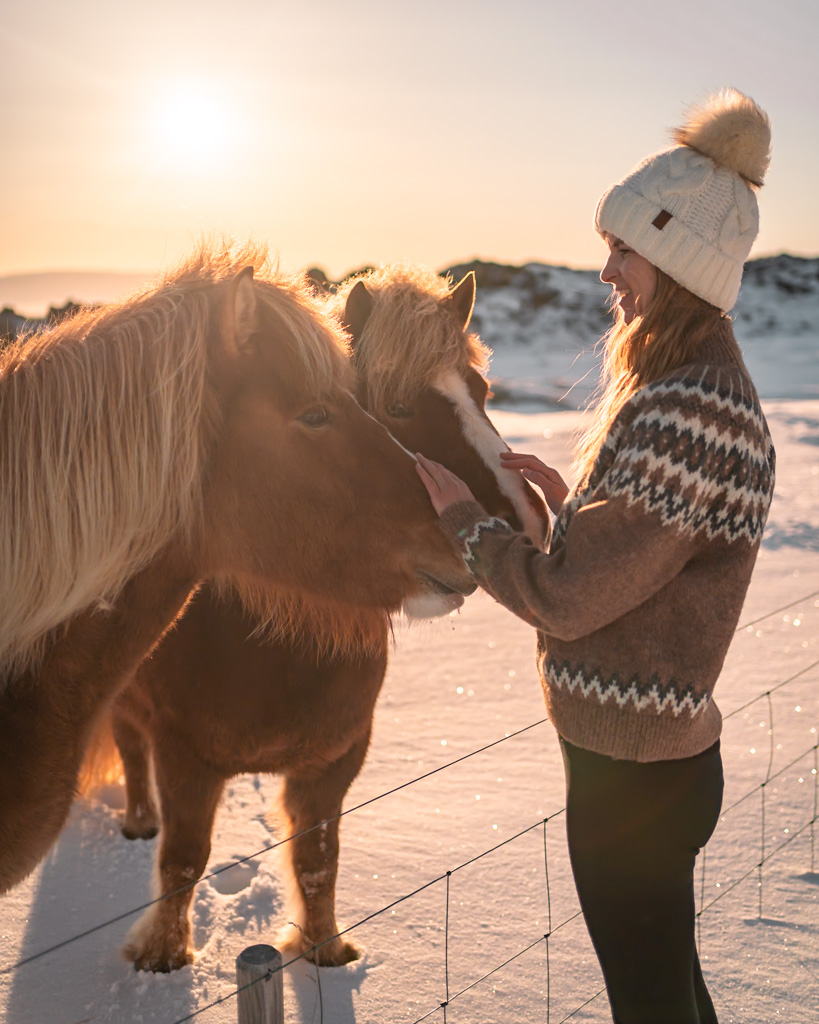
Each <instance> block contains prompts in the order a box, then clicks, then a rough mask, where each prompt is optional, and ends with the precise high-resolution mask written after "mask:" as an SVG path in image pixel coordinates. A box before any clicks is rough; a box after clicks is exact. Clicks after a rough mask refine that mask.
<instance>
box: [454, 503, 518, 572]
mask: <svg viewBox="0 0 819 1024" xmlns="http://www.w3.org/2000/svg"><path fill="white" fill-rule="evenodd" d="M485 530H496V531H498V532H500V533H504V532H506V533H511V532H512V530H511V527H510V526H509V524H508V523H507V522H506V520H504V519H499V518H498V517H497V516H491V517H490V518H489V519H479V520H478V522H477V523H475V525H474V526H473V527H472V529H471V530H469V531H467V530H462V531H461V534H459V540H460V541H461V543H462V544H463V552H462V556H463V560H464V562H465V563H466V567H467V569H469V570H470V571H471V570H472V567H473V564H474V563H473V553H472V552H473V549H474V547H475V545H476V544H477V543H478V541H479V540H480V539H481V534H482V533H483V532H484V531H485Z"/></svg>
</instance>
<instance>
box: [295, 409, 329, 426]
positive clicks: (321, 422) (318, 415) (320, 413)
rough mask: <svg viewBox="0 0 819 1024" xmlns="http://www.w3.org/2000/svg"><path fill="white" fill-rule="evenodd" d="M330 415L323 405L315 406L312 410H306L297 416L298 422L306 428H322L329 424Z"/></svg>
mask: <svg viewBox="0 0 819 1024" xmlns="http://www.w3.org/2000/svg"><path fill="white" fill-rule="evenodd" d="M330 419H331V416H330V413H329V412H328V411H327V410H326V409H325V408H324V406H323V405H317V406H315V408H313V409H308V410H307V412H304V413H302V414H301V416H299V420H300V421H301V422H302V423H303V424H304V425H305V426H307V427H323V426H326V424H328V423H329V422H330Z"/></svg>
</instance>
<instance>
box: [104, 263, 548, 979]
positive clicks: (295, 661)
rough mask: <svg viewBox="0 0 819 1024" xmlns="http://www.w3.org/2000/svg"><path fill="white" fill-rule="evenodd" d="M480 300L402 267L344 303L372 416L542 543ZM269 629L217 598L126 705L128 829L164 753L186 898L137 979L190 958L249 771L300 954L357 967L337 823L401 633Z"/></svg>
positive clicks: (174, 867) (149, 806)
mask: <svg viewBox="0 0 819 1024" xmlns="http://www.w3.org/2000/svg"><path fill="white" fill-rule="evenodd" d="M473 299H474V276H472V275H469V276H468V277H467V278H465V279H464V281H463V282H462V283H461V284H460V285H459V286H458V287H456V288H455V289H454V290H452V291H450V289H449V286H448V285H447V284H446V283H445V282H444V281H442V280H441V279H440V278H439V277H438V276H437V275H435V274H433V273H432V272H430V271H425V270H422V269H419V268H408V267H403V268H385V269H383V270H381V271H379V272H377V273H375V274H371V275H369V276H368V277H367V278H366V279H364V280H359V281H358V282H356V283H355V285H354V286H348V287H347V288H346V289H345V290H344V291H343V293H342V294H341V295H340V296H339V297H338V298H337V299H336V302H337V303H338V308H339V309H343V310H344V319H345V321H346V323H347V325H348V326H349V329H350V332H351V334H352V337H353V344H354V357H353V358H354V362H355V364H356V365H357V369H358V373H359V386H358V394H359V398H360V400H361V401H362V404H364V405H365V407H367V408H368V409H369V410H370V411H371V412H372V413H373V415H375V416H377V417H378V418H379V419H380V420H381V421H382V422H384V423H386V424H387V425H388V426H389V428H390V430H391V431H392V432H393V434H394V435H395V436H396V437H397V438H398V439H399V440H400V441H401V442H402V443H403V444H404V445H405V446H406V447H407V448H409V449H411V450H413V451H415V450H423V451H424V452H425V453H427V454H429V455H430V456H431V457H433V458H435V459H440V460H441V461H443V462H445V463H447V464H448V465H449V466H451V467H452V468H453V469H454V470H455V471H456V472H458V474H459V475H461V476H462V477H464V478H465V479H466V480H467V481H468V482H469V483H470V485H471V487H472V488H473V491H474V493H475V494H476V496H477V497H478V498H479V500H481V501H482V502H483V503H484V505H485V507H486V508H487V509H488V510H489V511H490V512H492V513H493V514H496V515H501V516H504V517H505V518H506V519H508V520H509V521H510V522H511V523H513V524H514V525H515V526H516V527H518V528H521V529H526V530H527V531H528V532H529V533H530V536H532V538H533V540H534V541H535V542H536V543H537V544H539V545H542V544H544V543H545V540H546V532H547V530H548V517H547V516H546V515H545V512H544V508H543V505H542V503H541V502H540V500H539V499H538V498H537V497H536V496H535V493H534V491H533V490H532V489H531V488H530V487H529V485H528V484H526V483H525V482H524V481H523V480H522V479H521V478H520V477H519V476H518V474H513V473H509V472H508V471H504V470H503V469H501V468H500V465H499V463H500V460H499V459H498V453H499V452H500V451H502V450H504V449H505V447H506V446H505V444H504V442H503V441H502V440H501V438H500V437H499V436H498V434H497V432H496V431H495V429H494V428H493V427H492V425H491V423H490V422H489V419H488V418H487V416H486V413H485V411H484V404H485V401H486V397H487V390H488V387H487V383H486V380H485V379H484V377H483V375H482V374H481V372H480V370H481V367H482V366H483V365H484V364H485V361H486V355H487V353H486V350H485V349H484V347H483V345H482V344H481V342H480V340H479V339H478V338H477V337H476V336H474V335H469V334H467V333H466V326H467V323H468V321H469V317H470V314H471V310H472V304H473ZM384 525H386V524H384ZM353 612H354V609H353V608H349V609H347V613H348V614H353ZM294 626H295V627H296V628H297V627H298V623H294ZM257 634H258V621H257V620H255V619H254V618H253V617H252V616H249V615H247V614H246V613H245V612H244V610H243V608H242V605H241V602H240V601H239V600H237V599H235V598H234V599H231V600H222V601H220V600H219V599H218V597H217V595H216V594H215V593H214V591H213V589H212V588H209V587H205V588H203V590H202V591H200V592H199V594H198V595H197V596H196V598H195V599H194V600H193V601H192V602H191V605H190V606H189V608H188V610H187V612H186V614H185V616H184V618H182V619H181V620H180V621H179V622H178V623H177V625H176V628H175V629H174V630H173V631H172V632H170V633H168V635H167V636H166V637H165V639H164V640H163V642H162V644H161V645H160V646H159V648H158V649H157V650H156V651H155V652H154V653H153V655H152V656H151V657H150V658H149V659H148V660H146V661H145V662H144V663H143V664H142V665H141V666H140V668H139V670H138V672H137V674H136V678H135V682H134V684H133V685H132V686H130V687H129V688H128V689H127V690H125V691H124V692H123V693H122V694H121V696H120V697H119V699H118V700H117V703H116V705H115V708H114V733H115V737H116V741H117V744H118V747H119V750H120V752H121V755H122V760H123V763H124V766H125V775H126V789H127V809H126V814H125V819H124V825H123V833H124V834H125V835H126V836H127V837H129V838H137V837H143V838H149V837H151V836H153V835H155V834H156V831H157V828H158V825H159V820H160V819H159V816H158V815H157V811H156V809H155V806H154V802H153V799H152V795H151V787H150V783H149V759H150V758H151V756H152V758H153V765H154V770H155V779H156V784H157V787H158V790H159V797H160V808H161V823H162V831H161V846H160V850H159V855H158V872H157V877H158V886H159V891H158V892H157V895H160V894H164V893H171V892H174V895H172V896H170V897H169V898H167V899H165V900H163V901H161V902H158V903H155V904H154V905H153V906H152V907H151V908H150V909H149V910H148V911H147V913H146V914H145V915H144V916H143V917H142V918H141V919H140V920H139V921H138V922H137V923H136V924H135V926H134V927H133V928H132V930H131V932H130V933H129V936H128V939H127V941H126V946H125V950H124V952H125V956H126V957H127V958H128V959H130V960H132V961H133V962H134V963H135V965H136V966H137V967H138V968H144V969H149V970H154V971H167V970H172V969H174V968H177V967H180V966H182V965H183V964H185V963H188V962H190V961H191V958H192V952H191V950H190V947H189V938H190V926H189V920H188V916H189V908H190V902H191V898H192V888H190V884H191V883H193V882H194V881H196V880H197V879H198V878H199V877H200V876H201V874H202V872H203V871H204V869H205V866H206V863H207V860H208V856H209V852H210V838H211V830H212V827H213V821H214V816H215V813H216V809H217V805H218V802H219V799H220V796H221V793H222V789H223V786H224V784H225V782H226V780H227V779H228V778H230V776H232V775H235V774H238V773H239V772H277V773H281V774H282V775H283V776H284V786H283V795H282V810H283V816H284V824H285V829H286V834H287V835H290V836H294V837H295V838H293V839H292V841H291V842H290V843H288V844H287V845H286V847H285V848H284V850H285V852H286V856H287V860H288V862H289V869H290V870H289V872H288V874H289V875H290V876H291V882H292V886H291V899H290V911H291V914H292V915H294V919H295V921H296V929H294V930H293V931H292V932H291V933H290V934H289V935H288V936H287V941H286V943H285V944H289V945H290V946H291V948H292V947H295V949H297V950H298V951H307V952H309V951H311V949H312V947H313V945H314V944H315V943H322V942H324V943H325V944H323V945H321V946H320V947H319V948H318V949H317V950H315V951H314V952H313V953H312V954H311V955H313V956H314V957H315V958H316V959H318V960H319V962H320V963H322V964H343V963H346V962H347V961H348V960H350V959H353V958H354V957H356V956H357V951H356V949H355V947H354V946H353V945H352V944H350V943H349V942H346V941H343V940H342V939H334V940H332V941H329V942H325V940H327V939H329V938H330V937H332V936H334V935H336V933H337V932H338V927H337V925H336V919H335V882H336V872H337V866H338V851H339V845H338V844H339V838H338V830H339V823H338V815H339V813H340V811H341V805H342V801H343V799H344V796H345V794H346V792H347V789H348V787H349V786H350V784H351V782H352V781H353V779H354V778H355V777H356V775H357V774H358V771H359V769H360V768H361V765H362V763H363V761H364V757H365V755H366V752H367V747H368V744H369V739H370V729H371V724H372V715H373V710H374V706H375V702H376V698H377V697H378V693H379V691H380V689H381V685H382V683H383V680H384V674H385V671H386V665H387V645H388V630H387V628H386V627H385V626H384V625H383V623H382V624H381V627H380V631H379V632H378V634H377V636H375V637H374V639H375V640H376V641H377V642H375V643H370V644H369V645H368V646H364V645H362V646H361V647H360V649H359V650H356V651H351V652H350V651H348V652H338V651H333V650H332V649H328V647H327V645H326V644H325V643H322V642H321V641H320V640H319V641H317V640H316V639H315V638H311V637H310V635H309V634H308V633H306V632H305V631H304V630H302V632H301V639H296V638H295V634H294V636H293V638H291V639H289V640H288V639H286V638H285V639H279V640H278V641H276V640H275V639H274V640H273V641H269V642H267V643H264V642H262V641H261V640H258V639H255V636H256V635H257ZM373 636H374V635H373V634H371V635H370V639H371V640H372V639H373ZM322 822H325V823H326V824H321V825H320V827H318V828H314V830H313V831H309V832H307V833H306V834H304V835H301V834H300V833H302V832H303V831H304V830H306V829H310V828H312V827H313V826H317V825H319V824H320V823H322ZM186 886H188V887H187V888H185V887H186ZM180 887H181V891H178V890H180Z"/></svg>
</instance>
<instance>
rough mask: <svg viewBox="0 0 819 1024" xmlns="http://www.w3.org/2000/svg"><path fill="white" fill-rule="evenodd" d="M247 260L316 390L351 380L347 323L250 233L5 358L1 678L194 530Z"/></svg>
mask: <svg viewBox="0 0 819 1024" xmlns="http://www.w3.org/2000/svg"><path fill="white" fill-rule="evenodd" d="M248 265H252V266H253V267H254V273H255V282H256V284H255V290H256V296H257V301H258V303H259V306H260V307H261V310H262V315H263V316H264V315H265V314H267V315H268V316H271V317H273V318H274V320H275V322H277V323H278V324H279V325H280V326H281V327H282V328H283V330H282V331H281V333H282V339H281V340H282V343H285V344H291V345H292V346H293V347H294V351H295V354H296V355H297V356H298V357H299V360H300V363H301V365H302V366H303V369H304V375H305V378H306V381H307V386H309V387H310V388H312V389H314V390H315V391H316V392H317V393H322V392H324V391H326V390H327V389H328V388H329V387H331V386H333V385H335V386H338V385H339V384H340V383H343V386H347V383H346V382H347V381H348V374H349V370H348V367H347V360H346V359H345V357H344V353H343V351H342V349H343V347H344V342H343V340H342V335H341V332H340V331H339V330H338V328H337V326H336V325H335V324H334V322H333V321H332V320H331V318H330V317H329V316H328V315H327V314H326V312H324V311H323V310H322V309H321V305H320V304H319V303H318V301H317V300H315V299H314V298H313V297H312V296H311V294H310V291H309V288H308V287H307V286H306V284H305V283H304V282H303V281H301V280H296V279H291V278H285V277H284V276H283V275H280V274H279V273H278V271H277V270H276V269H275V268H272V267H271V266H270V262H269V259H268V256H267V253H266V251H265V250H264V249H263V248H262V247H260V246H257V245H253V244H247V245H244V246H229V245H221V246H212V245H208V244H207V243H204V242H203V243H202V244H201V245H200V246H199V248H198V249H197V250H196V251H195V252H194V254H193V255H192V256H191V257H190V259H188V260H187V261H185V262H184V263H183V264H182V265H181V266H180V267H179V268H177V270H175V271H173V272H171V273H169V274H168V275H166V276H165V277H164V279H162V280H161V281H160V282H159V283H158V284H157V285H155V286H153V287H149V288H147V289H146V290H145V291H143V292H141V293H139V294H136V295H135V296H133V297H132V298H130V299H127V300H125V301H123V302H121V303H118V304H115V305H112V306H108V307H105V308H103V309H101V310H100V309H96V310H94V309H92V310H84V311H82V312H80V313H79V314H78V315H76V316H75V317H73V318H71V319H70V320H67V321H64V322H62V323H60V324H59V325H57V326H56V327H54V328H53V329H51V330H50V331H47V332H45V333H42V334H37V335H29V336H28V337H24V338H21V339H20V341H19V342H18V343H17V344H15V345H13V346H12V347H11V348H9V349H7V350H6V351H5V352H4V353H3V354H2V356H0V437H2V438H3V444H2V447H1V448H0V522H2V523H3V529H2V531H0V579H2V589H0V680H3V679H5V680H6V681H7V682H8V681H9V680H10V679H11V678H13V677H14V676H15V675H16V674H18V673H20V672H22V671H24V670H25V669H29V668H32V667H34V666H35V665H36V664H37V662H38V661H39V660H40V659H41V657H42V655H43V653H44V650H45V647H46V645H47V642H48V638H49V636H50V635H51V634H52V633H53V631H54V630H55V629H56V628H57V627H59V626H60V625H61V624H63V623H66V622H67V621H68V620H69V619H70V618H71V617H73V616H74V615H76V614H78V613H79V612H81V611H83V610H85V609H89V608H105V607H110V605H111V603H112V602H113V601H114V600H115V599H116V596H117V594H118V593H119V591H120V590H121V589H122V587H123V586H124V585H125V583H126V582H127V581H128V580H129V579H130V578H131V577H132V576H133V575H134V574H135V573H137V572H138V571H139V570H140V569H141V568H144V567H145V566H146V565H147V564H148V563H149V562H150V561H151V560H152V558H154V557H155V556H156V554H157V553H158V552H159V551H160V550H161V548H162V547H163V546H164V545H165V544H167V543H168V541H169V540H170V538H171V537H173V536H175V535H180V536H182V537H183V538H184V537H191V536H192V535H193V534H194V532H195V529H196V527H197V525H198V523H199V522H200V516H201V501H202V469H203V458H204V453H205V447H206V444H207V441H208V439H209V438H210V437H211V436H212V434H213V432H214V431H215V429H216V427H217V424H218V415H219V410H218V408H217V405H216V400H215V392H213V390H212V388H211V386H210V384H209V380H208V346H207V341H208V338H209V336H210V335H211V334H212V332H213V311H214V304H213V298H212V296H213V291H212V286H214V285H218V284H219V283H220V282H223V281H227V280H229V279H230V278H232V277H233V276H234V275H235V274H236V273H238V272H239V271H240V270H241V269H243V268H244V267H246V266H248ZM0 686H2V682H0Z"/></svg>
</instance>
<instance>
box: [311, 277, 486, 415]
mask: <svg viewBox="0 0 819 1024" xmlns="http://www.w3.org/2000/svg"><path fill="white" fill-rule="evenodd" d="M359 281H363V282H364V284H365V285H366V287H367V291H368V292H369V293H370V295H371V296H372V298H373V299H374V307H373V310H372V313H371V314H370V317H369V319H368V320H367V324H366V327H365V329H364V337H363V339H362V340H361V341H360V342H359V344H358V345H357V347H356V350H355V353H356V366H357V371H358V374H359V377H360V378H361V379H362V380H363V381H364V382H365V384H366V387H367V393H368V396H369V400H370V405H371V407H372V409H373V410H374V411H382V410H383V409H384V408H385V407H386V406H387V405H388V404H389V403H390V402H408V401H410V400H411V399H412V398H413V397H414V396H415V395H416V394H417V393H418V392H419V391H420V390H421V389H422V388H424V387H426V386H427V385H429V384H430V383H432V381H433V380H434V379H435V378H436V377H437V376H438V375H439V374H440V373H442V372H443V371H446V370H456V371H459V372H463V371H464V370H466V369H467V368H468V367H473V368H474V369H476V370H478V371H479V372H480V373H483V374H485V373H486V371H487V368H488V365H489V357H490V355H491V353H490V350H489V349H488V348H487V347H486V346H485V345H484V343H483V342H482V341H481V340H480V338H479V337H478V336H477V334H465V333H464V332H463V331H462V329H461V326H460V324H458V322H457V320H456V318H455V316H454V315H453V316H446V315H442V314H441V308H440V302H441V300H443V299H446V297H447V296H448V295H449V294H450V292H451V291H452V287H453V283H452V281H451V280H450V279H449V278H448V277H447V278H443V277H441V276H440V275H439V274H436V273H435V271H433V270H430V269H429V268H428V267H424V266H417V265H414V264H409V263H397V264H391V265H388V266H384V267H380V268H378V269H377V270H373V271H370V272H368V273H366V274H363V275H360V276H356V277H353V278H350V279H348V280H347V281H345V282H343V284H342V285H341V286H340V287H339V289H338V292H337V293H336V294H335V295H331V296H330V297H329V298H328V300H327V302H328V304H329V306H330V308H331V309H332V310H333V311H334V312H335V314H336V315H337V316H339V317H342V316H343V314H344V306H345V304H346V301H347V297H348V296H349V294H350V292H351V291H352V289H353V288H354V287H355V285H356V284H357V283H358V282H359Z"/></svg>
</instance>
